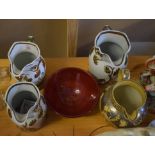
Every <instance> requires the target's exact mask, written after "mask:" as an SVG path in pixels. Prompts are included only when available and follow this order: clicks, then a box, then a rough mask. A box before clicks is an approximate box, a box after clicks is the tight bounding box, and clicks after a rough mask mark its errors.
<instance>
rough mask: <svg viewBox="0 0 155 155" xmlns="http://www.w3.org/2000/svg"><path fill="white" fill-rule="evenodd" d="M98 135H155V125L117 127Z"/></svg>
mask: <svg viewBox="0 0 155 155" xmlns="http://www.w3.org/2000/svg"><path fill="white" fill-rule="evenodd" d="M97 136H155V128H154V127H141V128H140V127H138V128H128V129H117V130H114V131H107V132H104V133H101V134H99V135H97Z"/></svg>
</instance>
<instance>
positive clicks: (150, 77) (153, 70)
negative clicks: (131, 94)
mask: <svg viewBox="0 0 155 155" xmlns="http://www.w3.org/2000/svg"><path fill="white" fill-rule="evenodd" d="M140 80H141V82H142V84H143V86H144V87H145V90H146V91H147V92H148V93H149V94H150V95H151V96H153V97H155V56H153V57H152V58H149V59H148V60H147V61H146V62H145V70H144V71H143V72H142V73H141V74H140Z"/></svg>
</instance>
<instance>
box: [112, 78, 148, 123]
mask: <svg viewBox="0 0 155 155" xmlns="http://www.w3.org/2000/svg"><path fill="white" fill-rule="evenodd" d="M124 83H125V84H128V85H130V86H131V84H132V86H133V85H134V86H133V87H134V88H135V89H136V90H138V91H141V93H140V94H141V96H142V98H143V100H142V103H141V105H140V106H138V108H137V109H135V110H134V112H136V114H138V112H139V110H140V109H141V108H142V107H144V106H145V104H146V101H147V95H146V92H145V90H144V88H143V87H142V86H141V85H140V84H139V83H137V82H136V81H134V80H122V81H118V82H117V83H116V84H114V86H113V88H112V100H113V105H114V107H115V108H116V109H117V110H119V111H122V112H123V113H125V114H126V117H127V119H129V120H130V121H134V119H132V118H131V116H130V114H129V113H128V112H127V110H126V108H125V107H124V106H121V105H120V104H119V103H118V102H117V101H116V99H115V96H114V90H115V88H117V87H118V86H121V85H124ZM129 83H130V84H129ZM142 93H143V94H142Z"/></svg>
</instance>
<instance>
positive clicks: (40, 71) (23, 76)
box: [8, 41, 46, 85]
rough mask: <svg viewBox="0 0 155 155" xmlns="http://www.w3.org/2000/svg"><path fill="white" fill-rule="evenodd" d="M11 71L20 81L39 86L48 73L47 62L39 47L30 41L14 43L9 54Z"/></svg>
mask: <svg viewBox="0 0 155 155" xmlns="http://www.w3.org/2000/svg"><path fill="white" fill-rule="evenodd" d="M8 58H9V61H10V71H11V74H12V76H13V77H15V78H16V79H17V80H18V81H28V82H33V83H34V84H36V85H38V84H39V83H40V82H41V81H42V80H43V78H44V76H45V72H46V66H45V61H44V59H43V57H42V56H41V55H40V49H39V47H38V45H36V44H35V43H33V42H30V41H19V42H14V43H13V45H12V46H11V48H10V50H9V52H8Z"/></svg>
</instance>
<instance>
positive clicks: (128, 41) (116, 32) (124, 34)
mask: <svg viewBox="0 0 155 155" xmlns="http://www.w3.org/2000/svg"><path fill="white" fill-rule="evenodd" d="M106 33H113V34H117V35H121V36H123V37H124V38H125V40H126V42H127V45H128V49H127V51H126V53H124V54H123V57H122V61H121V62H120V63H119V64H118V65H116V64H114V62H113V61H112V59H111V57H110V56H109V55H108V54H106V53H103V52H102V51H101V48H100V47H99V46H97V40H98V38H99V37H100V35H101V34H106ZM94 45H95V47H96V48H98V49H99V52H100V53H101V54H105V55H106V56H107V57H108V58H109V60H110V62H111V63H112V64H113V66H117V67H119V66H121V65H122V63H123V62H125V57H126V56H127V55H128V53H129V51H130V50H131V43H130V40H129V38H128V36H127V34H126V33H124V32H121V31H117V30H112V29H108V30H102V31H100V32H99V33H98V34H97V35H96V37H95V41H94Z"/></svg>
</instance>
